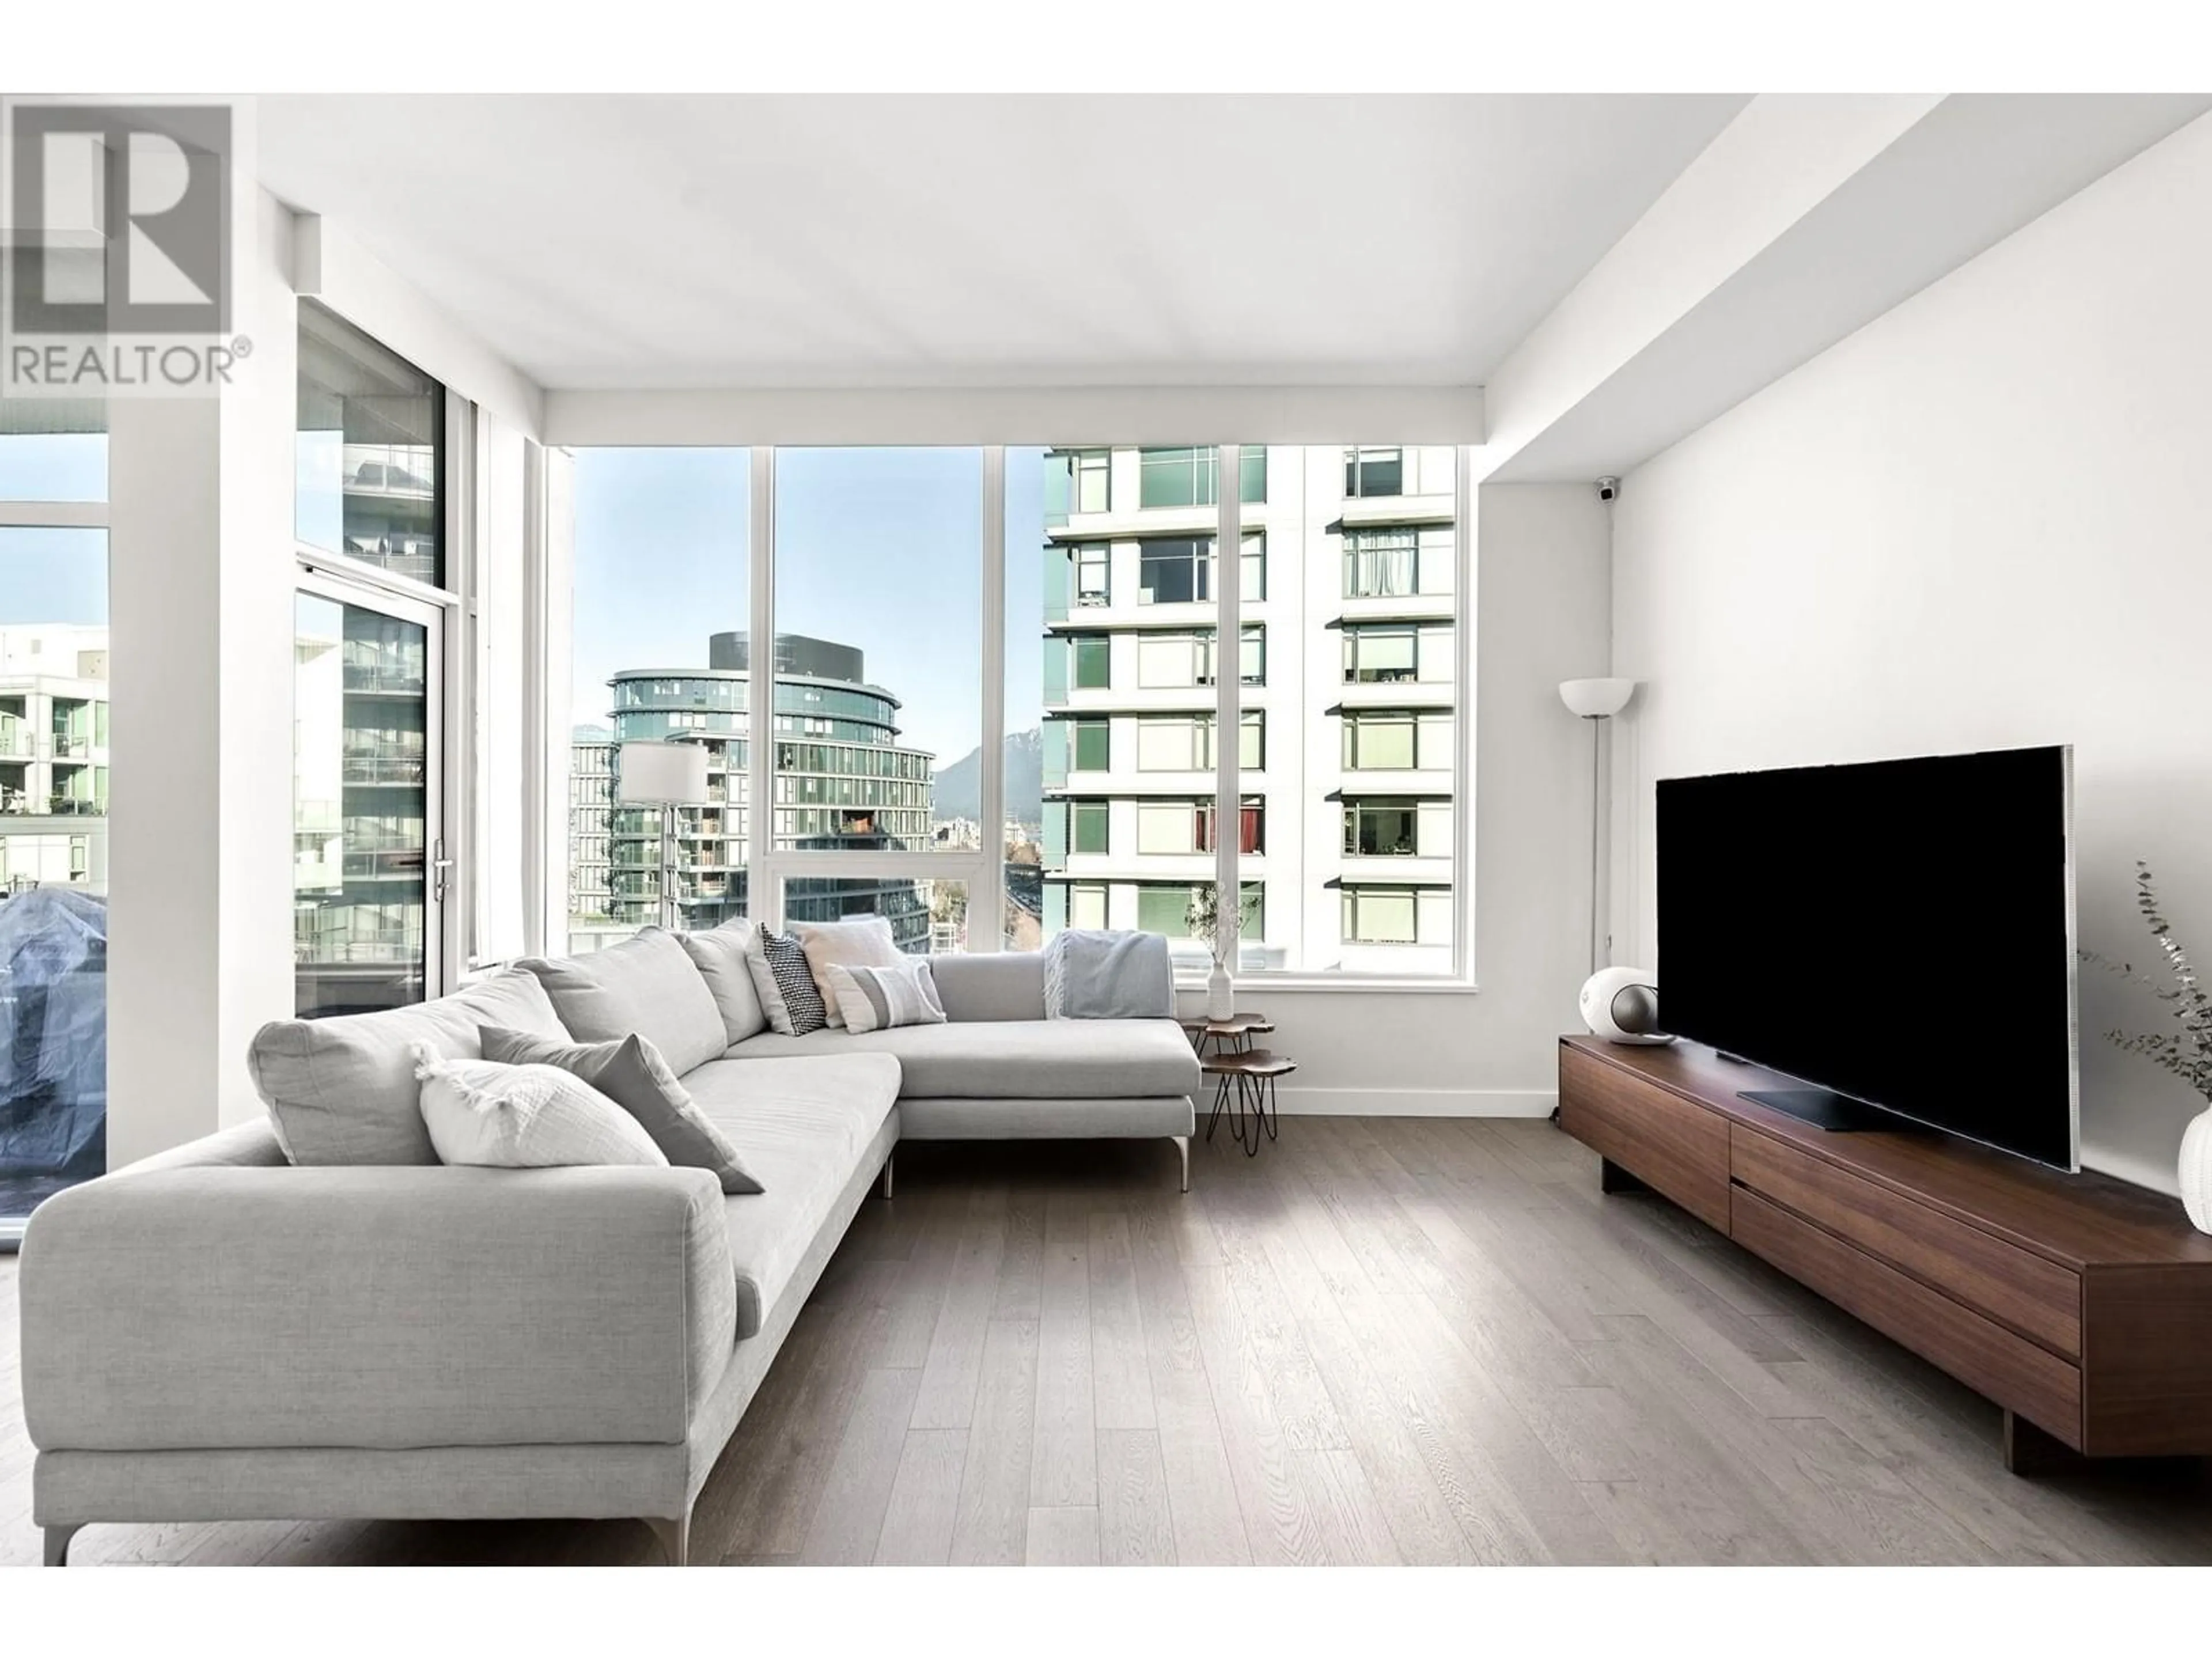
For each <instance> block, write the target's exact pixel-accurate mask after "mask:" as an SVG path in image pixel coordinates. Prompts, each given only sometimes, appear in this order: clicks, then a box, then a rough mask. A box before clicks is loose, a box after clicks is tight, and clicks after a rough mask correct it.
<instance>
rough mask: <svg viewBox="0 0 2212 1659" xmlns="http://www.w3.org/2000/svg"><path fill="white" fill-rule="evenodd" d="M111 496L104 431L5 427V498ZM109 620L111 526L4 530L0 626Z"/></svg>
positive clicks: (0, 480) (0, 487) (0, 460)
mask: <svg viewBox="0 0 2212 1659" xmlns="http://www.w3.org/2000/svg"><path fill="white" fill-rule="evenodd" d="M106 499H107V438H106V435H105V434H104V433H96V432H95V433H71V434H67V435H53V436H46V435H37V436H33V435H17V434H8V433H0V501H106ZM12 623H77V624H80V625H82V626H86V627H93V628H104V627H106V625H107V532H106V531H104V530H25V529H14V530H0V626H5V625H9V624H12Z"/></svg>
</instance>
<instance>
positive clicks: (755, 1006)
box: [676, 916, 768, 1048]
mask: <svg viewBox="0 0 2212 1659" xmlns="http://www.w3.org/2000/svg"><path fill="white" fill-rule="evenodd" d="M676 938H677V942H678V944H680V945H683V947H684V955H686V956H688V957H690V958H691V965H692V966H693V967H695V968H696V969H698V970H699V977H700V978H702V979H703V980H705V981H707V989H708V993H709V994H712V995H713V997H714V1006H716V1007H718V1008H720V1010H721V1011H722V1036H724V1038H725V1039H726V1046H727V1047H730V1048H735V1047H736V1046H737V1045H738V1043H740V1042H744V1040H745V1039H746V1038H747V1037H749V1036H757V1035H758V1034H759V1033H760V1032H763V1031H765V1030H768V1015H767V1014H766V1013H765V1012H763V1011H762V1008H761V1000H760V993H759V992H758V991H757V990H755V989H754V988H753V975H752V969H750V968H748V967H747V966H746V965H745V957H746V956H747V954H748V953H749V952H750V951H751V950H752V948H753V925H752V923H750V921H746V920H745V919H744V917H743V916H739V917H738V918H737V920H735V921H726V922H724V923H723V924H722V925H721V926H720V927H710V928H708V929H707V930H706V931H705V932H703V933H678V935H677V936H676Z"/></svg>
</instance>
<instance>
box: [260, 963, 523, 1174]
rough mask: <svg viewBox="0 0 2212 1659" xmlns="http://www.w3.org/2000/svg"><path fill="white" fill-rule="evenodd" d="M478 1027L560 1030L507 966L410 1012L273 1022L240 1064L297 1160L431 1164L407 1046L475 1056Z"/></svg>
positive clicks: (433, 1158)
mask: <svg viewBox="0 0 2212 1659" xmlns="http://www.w3.org/2000/svg"><path fill="white" fill-rule="evenodd" d="M485 1025H504V1026H508V1027H511V1028H512V1029H513V1030H518V1031H529V1032H532V1033H534V1034H536V1035H538V1036H555V1037H557V1036H563V1035H564V1032H563V1031H562V1025H561V1020H560V1017H559V1016H558V1015H556V1013H555V1012H553V1004H552V1003H551V1001H550V1000H548V999H547V997H546V994H545V991H544V987H542V986H541V985H540V984H539V983H538V981H537V979H536V978H535V977H533V976H532V975H529V974H526V973H523V972H520V970H518V969H508V970H507V971H506V972H505V973H501V974H495V975H492V976H491V977H490V978H489V979H486V980H482V981H478V982H477V983H476V984H474V985H471V986H467V987H464V988H463V989H461V990H459V991H456V992H454V993H453V995H451V996H447V997H440V998H439V999H438V1000H436V1001H435V1002H423V1003H417V1004H416V1006H413V1007H411V1008H388V1009H384V1010H380V1012H376V1013H373V1014H341V1015H338V1016H337V1018H331V1019H279V1020H272V1021H271V1022H270V1024H266V1025H264V1026H263V1027H262V1028H261V1030H259V1031H258V1032H257V1033H255V1035H254V1038H253V1042H252V1046H251V1047H250V1048H248V1049H247V1050H246V1070H247V1072H248V1073H250V1074H251V1075H252V1079H253V1086H254V1088H255V1090H256V1091H258V1092H259V1094H260V1096H261V1098H262V1101H263V1102H264V1103H265V1104H266V1105H267V1106H268V1108H269V1117H270V1122H271V1123H273V1124H274V1125H275V1126H276V1139H277V1140H278V1141H279V1142H280V1143H281V1144H282V1145H283V1148H284V1155H285V1157H287V1158H289V1159H291V1161H292V1162H293V1163H295V1164H435V1163H436V1162H437V1161H438V1153H437V1149H436V1148H435V1147H434V1146H431V1144H430V1132H429V1131H428V1129H427V1128H425V1127H423V1126H422V1109H421V1108H420V1106H419V1105H418V1104H417V1097H418V1092H419V1085H417V1084H416V1081H415V1060H414V1056H413V1055H412V1054H410V1052H409V1050H410V1048H411V1047H412V1046H413V1045H414V1044H415V1043H417V1042H428V1044H430V1046H431V1047H432V1048H435V1049H436V1050H437V1052H438V1053H439V1054H442V1055H444V1056H446V1057H447V1059H449V1060H477V1059H481V1058H482V1057H483V1048H482V1046H481V1045H480V1044H479V1042H478V1040H477V1029H478V1028H479V1027H480V1026H485Z"/></svg>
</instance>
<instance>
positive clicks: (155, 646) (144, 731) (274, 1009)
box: [107, 191, 538, 1169]
mask: <svg viewBox="0 0 2212 1659" xmlns="http://www.w3.org/2000/svg"><path fill="white" fill-rule="evenodd" d="M240 212H241V216H250V217H249V218H248V219H247V222H246V224H245V225H244V226H243V227H242V228H241V230H240V239H239V240H240V248H241V251H242V256H241V257H242V259H243V261H244V267H243V269H241V270H240V271H239V273H238V283H237V288H236V300H237V303H238V306H239V307H240V332H241V333H243V334H246V335H247V336H248V337H251V338H252V341H253V343H254V350H253V352H252V356H250V357H248V358H246V359H245V360H244V361H242V362H240V364H239V365H238V367H237V368H236V370H235V371H234V379H233V382H232V384H231V385H230V386H228V387H227V388H226V389H224V391H223V392H222V394H221V395H220V396H219V397H215V398H189V399H147V398H116V399H114V400H112V402H111V404H110V405H109V428H110V436H109V475H110V477H109V498H110V504H109V509H108V519H109V526H110V530H109V559H110V583H109V586H110V590H111V595H112V597H111V603H110V617H111V620H112V639H113V641H114V649H113V651H112V657H111V678H110V685H111V695H112V739H113V741H112V752H113V757H114V772H113V781H112V788H111V796H110V800H111V814H110V817H109V832H108V833H109V872H108V884H109V891H110V895H111V899H112V918H113V919H112V934H111V939H110V946H109V955H108V981H107V983H108V1034H109V1041H108V1056H109V1058H108V1097H109V1109H108V1163H109V1165H110V1167H111V1168H118V1169H119V1168H120V1167H122V1166H123V1165H124V1164H128V1163H131V1162H133V1161H135V1160H137V1159H138V1158H143V1157H147V1156H149V1155H150V1154H152V1153H154V1152H161V1151H163V1150H165V1149H167V1148H168V1147H170V1146H176V1145H179V1143H181V1142H184V1141H186V1140H190V1139H194V1138H195V1137H197V1136H199V1135H203V1134H205V1133H209V1132H210V1131H211V1130H214V1129H216V1127H221V1126H222V1125H226V1124H230V1123H235V1122H240V1121H248V1120H250V1119H252V1118H254V1117H257V1116H258V1115H260V1114H261V1112H262V1111H263V1107H262V1105H261V1103H260V1100H259V1098H258V1096H257V1095H256V1094H255V1092H254V1091H253V1087H252V1079H250V1078H249V1077H248V1075H247V1073H246V1048H247V1045H248V1043H249V1042H250V1041H251V1040H252V1036H253V1033H254V1032H255V1030H258V1028H259V1027H260V1025H261V1024H263V1023H264V1021H267V1020H270V1019H282V1018H289V1016H290V1014H291V1012H292V1011H293V1000H294V990H293V967H294V964H293V946H292V879H293V868H292V765H291V757H292V749H293V737H294V732H293V671H294V664H295V656H294V647H293V637H294V622H293V607H294V596H295V592H296V590H297V586H298V582H299V576H300V570H299V566H298V563H297V562H296V560H295V536H294V513H293V509H294V501H295V486H296V476H297V475H296V463H295V447H296V441H297V434H298V386H297V384H296V375H297V343H298V298H297V295H296V294H295V289H294V280H295V264H294V260H295V257H296V255H297V253H298V251H299V243H298V240H297V237H296V234H295V216H294V215H293V214H292V213H291V212H290V211H289V210H288V209H286V208H285V207H284V206H283V204H280V203H279V202H277V200H276V198H275V197H272V196H270V194H269V193H268V192H267V191H253V192H252V193H251V195H249V196H247V197H245V198H244V199H243V200H242V201H241V204H240ZM320 282H321V287H322V293H323V295H324V297H325V302H326V303H328V304H329V305H330V306H331V307H332V308H333V309H334V310H336V311H337V312H338V313H340V314H341V315H343V316H347V317H349V318H353V319H356V320H358V321H361V322H362V323H363V324H364V325H368V319H370V318H371V317H372V316H374V317H375V318H376V319H378V322H379V324H380V325H382V326H384V327H386V329H387V331H388V332H389V333H390V335H392V339H391V342H390V343H392V344H394V345H395V346H403V347H404V349H410V350H414V351H417V352H420V353H421V354H422V357H423V358H424V359H426V360H428V364H430V365H432V366H434V372H443V373H445V374H448V375H450V376H452V381H451V383H452V384H453V386H454V387H455V389H456V390H458V391H459V392H462V393H463V394H464V395H465V396H470V397H473V398H478V399H483V400H489V401H490V402H492V403H493V404H495V405H500V406H509V405H511V406H513V408H514V410H515V412H514V413H513V415H512V416H495V417H493V418H492V420H491V422H490V431H489V438H488V441H487V443H486V445H485V447H484V452H485V453H484V463H485V465H484V469H483V471H484V477H485V479H486V481H487V483H489V487H490V489H491V491H492V496H491V499H490V501H489V505H488V507H487V510H486V512H485V513H484V514H483V519H482V521H481V524H480V533H481V536H482V538H483V539H482V544H483V564H484V575H485V582H484V592H483V605H482V608H481V615H482V618H483V645H484V657H485V662H484V668H485V683H484V690H485V694H486V695H485V699H484V703H483V734H482V735H483V743H484V744H485V745H486V746H487V748H488V750H489V753H488V756H487V761H486V767H485V772H486V778H487V783H486V790H485V796H484V803H483V834H484V840H485V842H486V848H485V850H484V851H483V853H482V854H481V855H480V863H481V866H482V867H483V870H484V871H485V872H487V879H486V882H485V886H484V889H483V897H484V904H483V921H484V934H485V939H486V941H487V943H488V946H489V949H490V950H491V951H497V952H506V951H518V950H520V948H521V947H522V945H523V943H524V933H525V924H524V921H523V908H524V905H525V902H526V895H525V893H524V891H523V888H522V882H523V874H522V872H523V868H524V860H523V857H522V851H521V848H522V842H523V831H522V823H523V817H522V814H523V791H524V782H525V780H524V776H523V768H522V763H521V761H520V746H521V744H522V741H523V726H524V720H523V714H522V700H523V695H524V694H523V690H522V687H521V684H520V673H521V659H522V654H523V643H524V641H523V635H522V626H523V611H524V605H525V599H524V592H523V581H522V576H521V568H522V559H523V521H524V483H523V481H524V474H525V471H526V445H527V440H526V435H525V434H526V430H528V429H532V428H534V425H535V422H536V418H537V404H538V393H537V392H536V389H535V388H534V387H532V386H529V384H528V383H527V382H526V381H525V380H521V379H520V376H517V375H515V374H513V370H512V369H510V368H507V367H506V366H504V365H502V364H500V363H499V362H497V360H496V359H494V358H491V357H489V355H488V354H485V353H483V351H482V350H481V349H480V348H478V347H477V346H476V345H475V344H474V343H473V342H471V341H470V340H468V338H467V337H465V336H464V335H461V334H459V332H458V331H453V330H452V329H450V328H449V327H446V326H444V325H441V324H440V323H439V321H438V313H436V312H435V308H434V307H430V306H429V305H428V303H427V302H425V301H422V299H421V297H420V296H419V295H414V294H413V292H412V290H411V289H409V288H408V287H407V286H406V284H404V283H403V282H401V281H400V280H399V279H398V278H397V277H395V276H392V274H391V273H389V272H387V271H384V270H381V268H380V267H378V266H376V265H375V264H374V263H373V262H371V261H369V260H368V259H367V258H362V257H353V258H349V259H347V260H346V261H343V262H326V263H325V264H324V266H323V269H322V270H321V272H320ZM372 331H374V329H372ZM453 810H454V811H456V812H458V811H459V810H461V809H460V808H459V806H458V805H457V806H456V807H455V808H454V809H453Z"/></svg>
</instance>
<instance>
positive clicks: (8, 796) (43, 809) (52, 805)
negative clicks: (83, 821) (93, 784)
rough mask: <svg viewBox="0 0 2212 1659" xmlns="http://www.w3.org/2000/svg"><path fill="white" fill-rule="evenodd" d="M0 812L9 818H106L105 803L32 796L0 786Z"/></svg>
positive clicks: (56, 796) (23, 790) (70, 797)
mask: <svg viewBox="0 0 2212 1659" xmlns="http://www.w3.org/2000/svg"><path fill="white" fill-rule="evenodd" d="M0 812H4V813H6V814H8V815H9V817H34V818H40V817H52V818H100V817H106V816H107V803H106V801H104V800H100V799H97V798H93V799H81V798H79V797H77V796H75V795H33V793H30V791H28V790H27V789H10V788H9V787H6V786H5V785H0Z"/></svg>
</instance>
